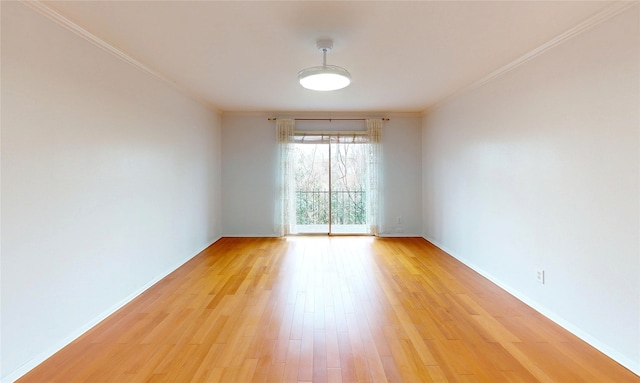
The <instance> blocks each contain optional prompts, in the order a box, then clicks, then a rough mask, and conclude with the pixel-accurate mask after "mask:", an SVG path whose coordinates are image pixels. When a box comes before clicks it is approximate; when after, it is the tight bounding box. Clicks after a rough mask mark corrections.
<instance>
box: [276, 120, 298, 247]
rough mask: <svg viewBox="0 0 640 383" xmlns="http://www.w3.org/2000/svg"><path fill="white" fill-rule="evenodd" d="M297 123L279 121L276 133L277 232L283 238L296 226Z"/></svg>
mask: <svg viewBox="0 0 640 383" xmlns="http://www.w3.org/2000/svg"><path fill="white" fill-rule="evenodd" d="M294 126H295V121H294V120H292V119H288V118H285V119H280V118H279V119H278V120H277V121H276V131H277V135H278V156H279V165H280V182H279V183H280V187H279V194H280V196H279V198H278V199H279V206H278V207H279V209H278V210H279V213H278V214H277V215H276V216H277V217H278V219H277V221H278V222H277V223H276V232H277V233H279V234H280V235H281V236H283V235H287V234H289V233H291V231H292V228H293V226H294V225H295V190H294V189H295V183H294V169H293V166H294V164H293V155H292V154H293V153H292V152H293V141H294V136H293V135H294V133H293V130H294Z"/></svg>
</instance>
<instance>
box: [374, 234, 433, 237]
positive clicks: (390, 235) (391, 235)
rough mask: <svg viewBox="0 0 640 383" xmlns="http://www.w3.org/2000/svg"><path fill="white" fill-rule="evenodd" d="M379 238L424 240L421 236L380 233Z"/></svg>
mask: <svg viewBox="0 0 640 383" xmlns="http://www.w3.org/2000/svg"><path fill="white" fill-rule="evenodd" d="M378 237H380V238H424V237H422V235H421V234H407V233H380V234H379V235H378Z"/></svg>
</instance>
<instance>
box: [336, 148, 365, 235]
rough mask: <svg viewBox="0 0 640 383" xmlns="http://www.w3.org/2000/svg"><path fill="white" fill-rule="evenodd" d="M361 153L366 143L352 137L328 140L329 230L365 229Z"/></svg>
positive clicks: (363, 172) (344, 231) (363, 230)
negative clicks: (329, 169) (329, 167)
mask: <svg viewBox="0 0 640 383" xmlns="http://www.w3.org/2000/svg"><path fill="white" fill-rule="evenodd" d="M332 138H333V137H332ZM354 141H355V143H354ZM365 155H366V144H362V143H357V141H356V140H344V139H340V140H334V143H332V144H331V232H332V233H336V234H365V233H367V226H366V223H367V219H366V213H367V208H366V206H367V204H366V198H367V196H366V180H367V162H366V156H365Z"/></svg>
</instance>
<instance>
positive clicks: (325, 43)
mask: <svg viewBox="0 0 640 383" xmlns="http://www.w3.org/2000/svg"><path fill="white" fill-rule="evenodd" d="M316 47H317V48H318V50H319V51H321V52H330V51H331V49H333V40H331V39H320V40H318V41H316Z"/></svg>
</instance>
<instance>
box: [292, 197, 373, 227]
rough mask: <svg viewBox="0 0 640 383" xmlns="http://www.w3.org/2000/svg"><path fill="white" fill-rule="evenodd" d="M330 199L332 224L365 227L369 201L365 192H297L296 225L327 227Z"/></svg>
mask: <svg viewBox="0 0 640 383" xmlns="http://www.w3.org/2000/svg"><path fill="white" fill-rule="evenodd" d="M329 197H331V223H332V224H335V225H364V224H365V223H366V212H367V200H366V197H367V195H366V193H365V191H364V190H333V191H331V193H329V191H328V190H314V191H307V190H297V191H296V224H298V225H326V224H328V223H329Z"/></svg>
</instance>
